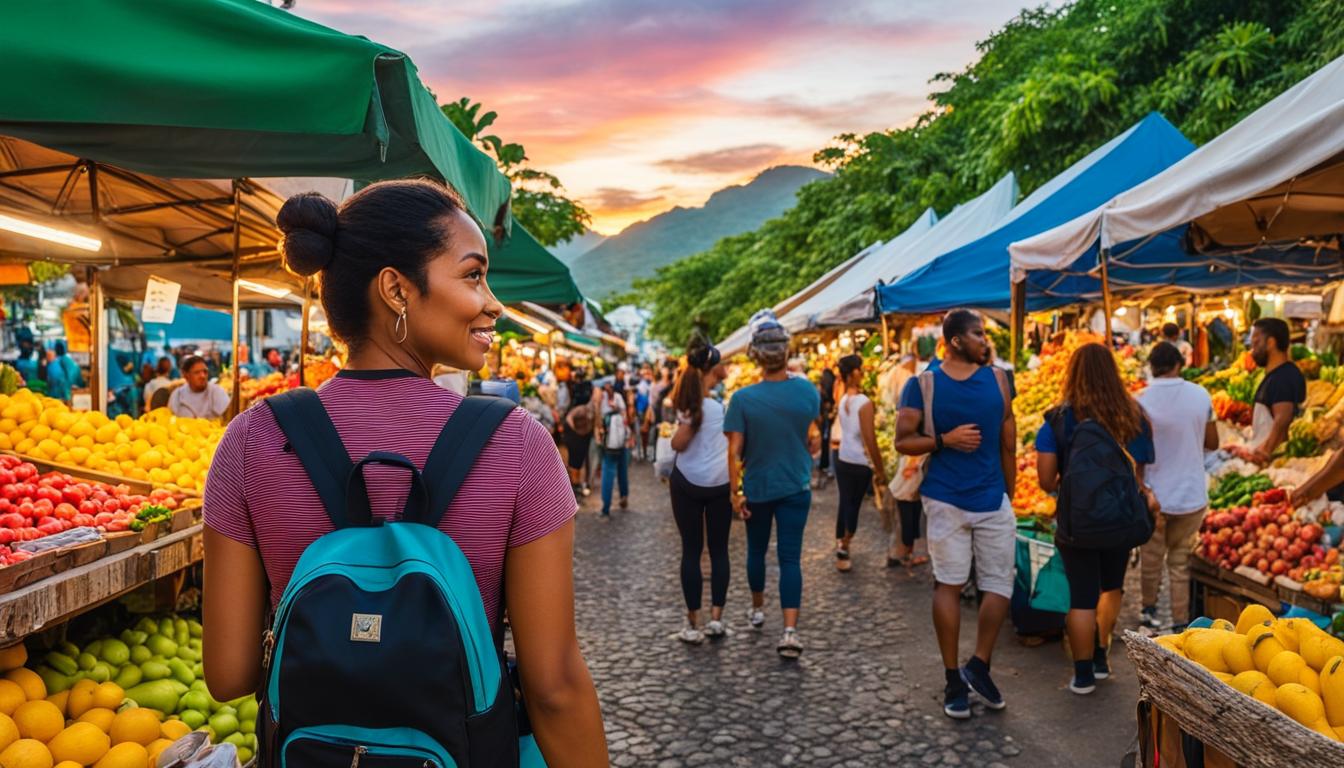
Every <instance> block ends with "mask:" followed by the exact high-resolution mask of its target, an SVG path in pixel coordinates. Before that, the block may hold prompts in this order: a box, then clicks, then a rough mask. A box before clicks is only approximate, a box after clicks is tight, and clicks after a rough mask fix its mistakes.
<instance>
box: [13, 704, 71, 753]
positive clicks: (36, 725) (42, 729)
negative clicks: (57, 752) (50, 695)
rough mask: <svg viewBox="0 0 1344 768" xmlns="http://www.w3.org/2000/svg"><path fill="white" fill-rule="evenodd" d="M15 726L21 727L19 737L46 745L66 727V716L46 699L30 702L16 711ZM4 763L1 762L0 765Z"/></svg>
mask: <svg viewBox="0 0 1344 768" xmlns="http://www.w3.org/2000/svg"><path fill="white" fill-rule="evenodd" d="M14 724H15V725H17V726H19V735H20V736H22V737H23V738H25V739H37V740H38V741H40V742H43V743H46V742H48V741H51V740H52V739H53V738H54V737H55V736H56V734H58V733H60V732H61V729H62V728H64V727H65V716H64V715H62V714H61V710H59V709H57V708H56V705H55V704H52V703H51V702H50V701H47V700H46V699H43V700H41V701H29V702H25V703H24V705H23V706H21V707H19V708H18V709H17V710H15V711H14ZM3 762H4V761H3V760H0V764H3Z"/></svg>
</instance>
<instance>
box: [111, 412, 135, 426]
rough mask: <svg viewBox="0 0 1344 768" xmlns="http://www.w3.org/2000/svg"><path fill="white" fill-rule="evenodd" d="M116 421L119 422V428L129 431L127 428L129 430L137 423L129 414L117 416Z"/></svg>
mask: <svg viewBox="0 0 1344 768" xmlns="http://www.w3.org/2000/svg"><path fill="white" fill-rule="evenodd" d="M116 421H117V426H118V427H121V428H122V429H127V428H129V427H130V426H131V425H132V424H134V423H135V419H132V418H131V417H130V415H129V414H125V413H122V414H118V415H117V419H116Z"/></svg>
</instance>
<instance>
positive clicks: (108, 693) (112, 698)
mask: <svg viewBox="0 0 1344 768" xmlns="http://www.w3.org/2000/svg"><path fill="white" fill-rule="evenodd" d="M125 700H126V691H124V690H122V689H121V686H120V685H117V684H116V683H102V684H101V685H99V686H98V689H97V690H95V691H94V692H93V706H95V707H101V708H103V709H116V708H117V707H120V706H121V702H123V701H125Z"/></svg>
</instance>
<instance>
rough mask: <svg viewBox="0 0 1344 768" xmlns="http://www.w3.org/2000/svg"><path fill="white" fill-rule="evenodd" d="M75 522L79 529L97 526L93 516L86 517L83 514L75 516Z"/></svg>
mask: <svg viewBox="0 0 1344 768" xmlns="http://www.w3.org/2000/svg"><path fill="white" fill-rule="evenodd" d="M73 522H74V524H75V525H76V526H77V527H80V528H85V527H89V526H93V525H96V523H95V522H94V519H93V515H85V514H83V513H81V514H78V515H75V519H74V521H73Z"/></svg>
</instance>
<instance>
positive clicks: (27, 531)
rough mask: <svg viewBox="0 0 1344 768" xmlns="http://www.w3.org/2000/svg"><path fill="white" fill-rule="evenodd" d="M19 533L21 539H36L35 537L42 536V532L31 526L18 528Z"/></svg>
mask: <svg viewBox="0 0 1344 768" xmlns="http://www.w3.org/2000/svg"><path fill="white" fill-rule="evenodd" d="M19 533H20V534H22V536H23V541H36V540H37V539H40V538H42V534H41V533H40V532H39V531H38V530H37V529H36V528H33V527H31V526H29V527H27V528H20V529H19Z"/></svg>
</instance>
